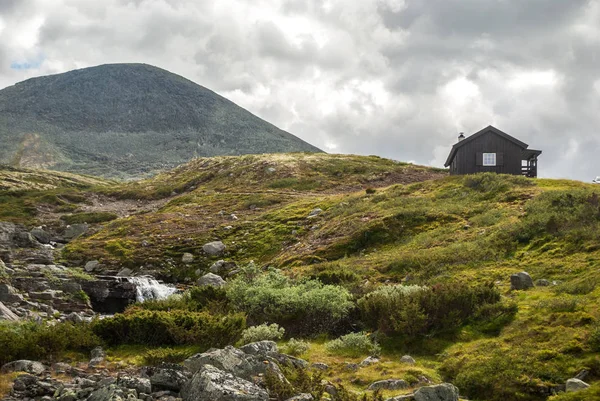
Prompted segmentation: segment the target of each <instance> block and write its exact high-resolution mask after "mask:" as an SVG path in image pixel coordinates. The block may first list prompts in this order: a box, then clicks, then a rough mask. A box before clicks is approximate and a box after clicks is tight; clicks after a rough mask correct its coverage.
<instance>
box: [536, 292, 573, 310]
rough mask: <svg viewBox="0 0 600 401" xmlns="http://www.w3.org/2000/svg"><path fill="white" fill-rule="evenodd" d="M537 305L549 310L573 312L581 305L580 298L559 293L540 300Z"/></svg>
mask: <svg viewBox="0 0 600 401" xmlns="http://www.w3.org/2000/svg"><path fill="white" fill-rule="evenodd" d="M538 307H540V308H545V309H548V310H549V311H550V312H575V311H576V310H578V309H579V308H580V307H581V299H580V298H579V297H574V296H569V295H559V296H556V297H554V298H550V299H545V300H543V301H540V302H539V303H538Z"/></svg>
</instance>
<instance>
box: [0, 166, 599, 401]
mask: <svg viewBox="0 0 600 401" xmlns="http://www.w3.org/2000/svg"><path fill="white" fill-rule="evenodd" d="M1 177H2V176H0V185H6V184H2V182H3V181H2V180H1ZM88 179H89V178H85V177H84V178H82V180H84V181H85V180H88ZM34 181H35V180H34ZM64 185H66V181H65V184H64ZM61 188H64V186H61V185H58V186H57V188H54V189H52V190H51V191H52V192H50V193H51V194H53V195H56V197H57V198H58V199H59V200H60V201H61V202H66V203H67V204H64V203H61V204H59V205H50V204H49V203H45V202H46V200H47V198H45V197H43V194H45V191H44V190H40V189H39V188H37V187H36V188H31V189H25V188H23V186H22V185H21V186H20V189H17V188H15V189H13V190H11V191H1V190H0V202H13V201H12V200H10V199H15V198H18V199H20V201H19V202H23V201H26V202H27V203H28V204H29V205H30V206H33V208H34V209H35V210H36V211H37V212H35V211H34V212H32V213H30V214H23V213H21V214H19V215H16V214H15V215H13V216H10V213H9V214H6V215H5V216H4V217H3V219H5V220H6V219H11V220H12V221H15V222H20V223H23V224H26V225H27V226H29V227H32V226H34V225H37V224H40V222H49V221H50V219H51V217H52V216H54V218H56V217H57V216H62V217H63V219H62V221H63V224H64V221H65V219H67V220H70V221H85V220H86V219H88V220H90V221H92V220H93V219H94V217H95V215H94V213H113V216H112V218H110V219H106V220H105V221H101V220H102V219H99V220H100V221H99V222H97V223H93V224H91V226H90V227H91V228H90V230H89V231H88V232H87V233H85V234H84V235H82V236H81V237H79V238H77V239H74V240H73V241H70V242H69V243H68V244H67V245H66V246H65V247H64V248H63V250H62V251H61V252H60V254H59V256H57V257H60V258H62V260H61V262H62V263H64V264H66V265H68V266H71V267H72V268H77V267H81V266H83V265H85V264H86V263H88V262H90V261H97V262H98V263H97V264H95V266H96V270H94V272H93V273H94V274H112V273H116V272H117V271H119V270H121V269H123V268H124V267H127V268H129V269H131V270H132V271H133V272H134V273H138V274H139V273H143V274H152V275H154V276H157V277H161V278H163V279H165V280H167V281H170V282H177V283H184V284H185V283H187V284H193V283H194V282H195V281H196V280H198V278H199V277H200V276H203V275H204V274H205V273H207V272H208V271H217V272H218V271H219V270H218V269H225V270H222V271H220V273H219V274H221V275H222V276H223V277H224V278H225V279H226V280H227V281H228V282H230V283H232V285H233V287H231V288H230V289H229V290H222V291H223V292H218V291H216V290H215V291H216V292H214V293H211V295H206V294H204V293H200V295H197V296H198V297H199V298H198V299H196V298H194V296H195V295H194V294H198V292H196V293H194V292H192V293H191V295H187V298H186V297H184V298H182V299H181V300H172V301H165V302H164V303H160V302H157V303H150V304H148V306H145V307H144V306H143V304H142V306H139V305H138V306H135V307H133V308H131V309H130V310H129V311H128V314H129V316H132V317H131V318H132V319H133V318H134V317H136V318H140V319H141V318H142V317H143V316H145V315H143V313H145V312H147V311H146V310H144V309H145V308H147V309H150V310H152V311H153V313H154V312H156V313H164V314H165V316H167V315H168V314H169V313H174V312H173V311H178V310H185V311H187V312H186V313H192V312H193V313H196V312H197V310H198V308H200V307H199V306H198V304H194V302H200V301H199V300H201V301H202V302H207V301H206V299H205V298H202V297H207V296H209V297H212V298H211V301H210V302H209V303H208V306H206V305H205V306H202V307H201V308H202V309H201V311H202V313H208V312H207V311H210V313H214V314H216V315H217V316H223V319H225V317H224V316H230V315H228V314H225V312H224V310H225V311H226V313H231V312H234V311H235V312H239V311H240V310H239V309H235V308H234V306H228V305H229V304H228V303H227V302H230V303H232V304H234V305H235V304H236V302H238V303H240V304H242V305H251V304H252V302H258V301H257V299H258V298H259V297H260V296H261V294H263V295H264V296H266V297H267V298H266V301H264V300H263V302H265V304H262V305H260V306H259V307H257V308H256V309H255V310H252V309H247V310H244V313H246V314H247V319H248V324H249V325H250V324H258V323H262V322H263V321H265V322H268V323H279V324H281V325H282V326H284V327H285V329H286V333H289V335H288V334H286V335H287V336H288V337H287V338H286V340H289V337H290V336H297V337H303V336H304V338H306V339H307V340H308V341H309V349H308V351H304V353H303V354H302V357H303V358H305V359H308V360H309V361H310V362H324V363H326V364H327V365H329V369H328V370H327V371H325V372H324V377H325V378H326V379H328V380H330V381H331V382H332V383H337V382H341V383H343V384H344V385H345V386H346V387H347V388H349V389H352V390H355V391H364V390H365V388H366V387H367V385H368V384H369V383H371V382H373V381H375V380H380V379H389V378H394V379H403V380H405V381H406V382H407V383H409V385H410V389H415V388H418V387H420V386H423V385H425V383H428V382H435V383H437V382H441V381H450V382H452V383H453V384H455V385H456V386H457V387H458V388H459V389H460V391H461V395H465V396H467V397H468V398H469V399H472V400H498V401H499V400H519V401H529V400H546V399H548V397H550V396H551V395H552V394H554V393H555V392H560V391H562V390H564V385H565V382H566V380H567V379H569V378H572V377H574V376H576V375H578V374H581V375H582V377H583V376H586V378H585V381H586V382H589V383H591V384H592V389H591V390H589V391H587V392H582V393H578V395H567V394H562V395H560V396H558V397H555V398H552V400H553V401H554V400H584V399H593V397H594V394H597V393H598V391H599V386H598V384H597V383H598V379H600V358H599V357H598V350H600V325H599V323H598V321H599V319H600V310H599V309H598V304H599V300H600V287H598V283H599V282H600V269H598V266H600V247H599V246H598V241H597V238H598V236H599V235H600V201H599V199H600V189H598V187H597V186H594V185H591V184H584V183H581V182H576V181H568V180H550V179H529V178H525V177H520V176H505V175H495V174H479V175H472V176H448V175H447V173H446V172H445V171H444V170H439V169H432V168H428V167H423V166H415V165H411V164H406V163H399V162H394V161H391V160H387V159H382V158H378V157H374V156H370V157H362V156H341V155H327V154H313V155H309V154H287V155H246V156H237V157H216V158H199V159H195V160H193V161H191V162H190V163H187V164H185V165H182V166H180V167H178V168H176V169H174V170H172V171H169V172H165V173H163V174H159V175H157V176H156V177H153V178H151V179H148V180H143V181H139V182H130V183H115V182H108V181H99V182H95V183H89V184H86V186H83V187H79V188H77V189H76V194H77V195H78V198H70V199H65V198H64V197H63V195H64V193H63V192H61V191H62V189H61ZM8 204H11V203H0V207H2V208H3V209H4V210H6V209H7V208H5V207H4V206H5V205H8ZM12 204H15V203H12ZM115 205H117V207H115ZM123 205H127V207H126V208H124V207H123ZM65 206H67V208H65ZM50 209H51V210H50ZM59 218H60V217H59ZM49 229H50V228H49ZM56 229H57V230H60V228H58V227H57V228H56ZM212 241H222V242H223V244H224V245H225V247H226V248H225V249H224V250H223V251H222V252H221V253H220V254H217V255H211V254H210V253H207V252H206V251H205V250H204V245H205V244H206V243H208V242H212ZM219 260H223V261H224V262H218V261H219ZM252 262H253V263H252ZM224 266H228V267H224ZM253 266H254V267H253ZM253 269H254V270H253ZM263 271H265V272H266V273H263ZM522 271H526V272H527V273H529V274H530V275H531V277H532V279H533V281H535V283H536V285H535V286H534V287H532V288H529V289H527V290H514V289H511V282H510V276H511V275H512V274H515V273H519V272H522ZM235 273H237V274H238V276H235ZM260 274H264V276H260ZM257 276H260V277H263V278H262V279H260V278H259V279H257V278H256V277H257ZM311 279H318V280H319V281H320V282H321V283H322V284H323V285H327V286H328V287H324V288H325V289H326V290H327V291H324V293H323V294H321V295H319V296H322V297H326V296H329V297H333V296H334V295H335V294H338V293H340V292H342V294H343V291H346V293H347V294H350V299H351V302H352V305H353V308H352V309H349V310H347V311H346V315H344V316H345V317H344V319H342V320H340V321H339V322H337V325H335V327H333V328H331V327H330V328H329V329H328V330H329V331H326V332H325V333H324V332H322V331H317V330H320V329H321V330H322V328H320V327H319V328H315V327H314V326H311V325H308V326H309V327H308V328H306V327H304V326H302V323H304V321H305V320H307V321H309V322H313V321H311V320H310V319H311V318H312V316H306V315H302V311H297V310H294V309H293V304H292V302H293V301H294V300H297V299H298V297H300V299H304V298H301V297H302V296H305V295H306V294H304V292H305V291H306V292H307V294H308V293H310V292H311V291H313V292H314V291H318V290H319V288H320V287H318V285H317V284H315V282H314V281H305V280H311ZM244 280H246V281H244ZM286 280H290V281H286ZM265 283H266V284H268V286H272V287H268V286H267V287H265V285H266V284H265ZM261 286H262V287H261ZM303 286H304V287H303ZM246 288H248V293H244V291H245V289H246ZM282 288H283V290H282ZM195 291H199V290H195ZM277 291H283V293H284V295H283V298H281V299H280V298H278V297H281V296H282V295H281V294H280V293H278V292H277ZM295 291H299V293H300V295H298V294H297V293H296V292H295ZM240 294H241V295H240ZM244 294H245V295H244ZM302 294H304V295H302ZM332 294H333V295H332ZM415 294H424V295H422V297H423V298H418V297H417V295H415ZM242 295H244V296H247V297H249V298H235V297H234V296H239V297H241V296H242ZM306 296H308V295H306ZM419 296H421V295H419ZM227 297H229V298H227ZM315 297H316V295H315ZM319 299H325V298H319ZM415 299H418V300H419V302H421V304H417V305H415V304H414V303H411V302H412V301H414V300H415ZM411 300H412V301H411ZM192 301H193V302H192ZM242 301H243V302H242ZM277 302H281V303H277ZM386 302H389V304H386ZM202 305H204V304H202ZM274 305H278V307H281V309H277V308H275V307H274ZM326 305H327V307H332V305H337V304H335V302H332V301H330V300H328V301H327V302H326ZM327 307H324V308H325V309H323V310H321V309H317V311H316V313H317V314H318V313H326V312H324V311H326V308H327ZM194 308H196V309H194ZM257 311H258V312H257ZM175 313H177V312H175ZM125 316H127V315H125ZM153 316H154V315H153ZM299 316H300V317H299ZM317 316H319V317H320V316H321V315H317ZM392 316H393V317H392ZM154 318H156V317H154ZM122 319H126V318H125V317H123V318H122ZM321 320H323V319H321ZM324 321H326V322H327V319H324ZM313 323H314V322H313ZM106 324H108V323H106ZM115 324H116V323H115ZM303 330H304V331H303ZM306 330H308V333H309V334H307V331H306ZM310 330H313V331H312V332H311V331H310ZM361 330H364V331H369V332H372V331H376V332H377V339H378V341H379V342H380V344H381V346H382V351H381V359H380V361H379V362H377V363H375V364H373V365H370V366H367V367H361V368H357V370H349V369H348V365H347V364H346V363H359V362H360V361H362V360H363V359H364V358H365V357H366V356H368V355H369V351H357V353H355V354H338V353H335V352H333V351H330V350H329V349H328V348H327V346H326V345H325V344H324V342H325V340H324V339H323V338H324V337H323V336H324V335H325V334H326V335H328V336H329V338H334V337H336V336H338V335H340V334H345V333H347V332H349V331H354V332H357V331H361ZM317 334H318V335H319V336H317ZM135 344H139V343H135ZM186 344H187V343H186ZM280 344H281V345H284V346H288V342H287V341H285V342H284V341H282V342H281V343H280ZM212 345H213V346H216V345H215V344H212ZM218 346H222V344H218ZM190 347H191V348H190ZM199 348H202V349H201V350H202V351H203V350H205V349H207V348H209V346H208V345H206V346H204V345H203V346H202V347H199V346H197V345H194V346H193V347H192V346H191V345H189V344H188V345H186V346H181V347H179V348H178V347H174V348H173V349H167V350H164V349H161V350H157V351H156V352H157V355H162V356H163V357H164V358H165V359H166V358H167V357H169V358H170V357H173V358H175V359H176V360H183V359H185V358H186V357H187V356H189V355H191V354H193V353H194V352H196V351H198V350H199ZM110 352H111V353H112V354H111V355H112V358H113V360H114V361H126V362H130V363H140V362H139V360H138V359H136V358H138V354H139V352H140V351H139V348H135V347H133V348H127V347H125V348H114V350H111V351H110ZM405 354H410V355H411V356H412V357H414V359H415V360H416V363H415V364H407V363H403V362H402V361H401V359H400V358H401V357H402V356H403V355H405ZM152 355H155V354H152ZM161 358H162V357H161ZM177 358H179V359H177ZM159 359H160V358H159ZM160 360H163V359H160ZM582 372H584V373H582ZM408 391H409V389H403V390H397V391H389V390H386V392H385V395H386V396H387V395H390V396H392V395H397V394H400V393H406V392H408ZM586 396H587V397H588V398H586ZM577 397H579V398H577ZM282 399H285V398H282Z"/></svg>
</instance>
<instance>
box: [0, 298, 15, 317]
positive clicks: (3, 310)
mask: <svg viewBox="0 0 600 401" xmlns="http://www.w3.org/2000/svg"><path fill="white" fill-rule="evenodd" d="M0 320H8V321H10V322H16V321H18V320H19V316H17V315H16V314H15V313H14V312H13V311H11V310H10V309H8V308H7V307H6V305H4V304H3V303H2V302H0Z"/></svg>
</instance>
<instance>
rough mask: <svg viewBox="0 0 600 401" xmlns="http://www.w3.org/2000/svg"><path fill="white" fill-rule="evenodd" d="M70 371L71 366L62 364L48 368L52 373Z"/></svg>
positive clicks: (54, 364) (58, 363) (55, 364)
mask: <svg viewBox="0 0 600 401" xmlns="http://www.w3.org/2000/svg"><path fill="white" fill-rule="evenodd" d="M71 369H72V368H71V365H69V364H68V363H64V362H57V363H53V364H52V366H50V370H52V371H53V372H54V373H70V372H71Z"/></svg>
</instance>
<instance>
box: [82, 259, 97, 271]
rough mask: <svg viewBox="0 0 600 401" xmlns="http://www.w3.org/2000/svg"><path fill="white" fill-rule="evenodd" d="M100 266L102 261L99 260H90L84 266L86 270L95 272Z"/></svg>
mask: <svg viewBox="0 0 600 401" xmlns="http://www.w3.org/2000/svg"><path fill="white" fill-rule="evenodd" d="M99 266H100V262H98V261H97V260H90V261H89V262H87V263H86V264H85V266H84V267H83V268H84V269H85V271H86V272H93V271H94V270H96V269H97V268H98V267H99Z"/></svg>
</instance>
